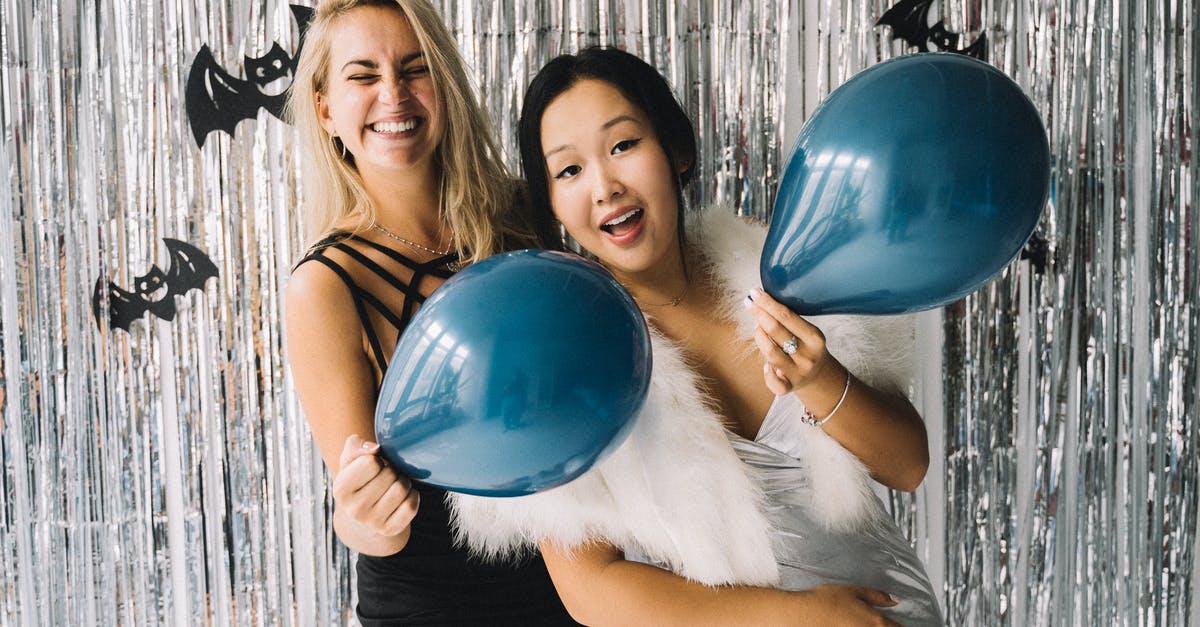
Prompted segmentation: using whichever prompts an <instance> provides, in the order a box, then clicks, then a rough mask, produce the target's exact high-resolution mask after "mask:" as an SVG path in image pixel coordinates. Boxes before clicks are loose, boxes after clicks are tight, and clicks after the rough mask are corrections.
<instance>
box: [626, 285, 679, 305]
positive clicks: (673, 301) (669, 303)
mask: <svg viewBox="0 0 1200 627" xmlns="http://www.w3.org/2000/svg"><path fill="white" fill-rule="evenodd" d="M690 286H691V282H690V281H689V282H685V283H684V284H683V291H681V292H679V296H676V297H675V298H672V299H671V300H670V301H667V302H665V303H643V302H642V301H640V300H638V297H637V296H633V292H630V293H629V295H630V296H633V300H636V301H637V303H638V304H639V305H641V306H643V307H676V306H678V305H679V303H682V302H683V297H684V296H687V292H688V287H690Z"/></svg>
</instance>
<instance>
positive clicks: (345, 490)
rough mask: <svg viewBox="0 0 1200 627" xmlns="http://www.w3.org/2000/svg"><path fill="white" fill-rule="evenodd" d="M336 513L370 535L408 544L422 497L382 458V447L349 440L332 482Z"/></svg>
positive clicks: (355, 436) (358, 438)
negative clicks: (380, 453) (380, 454)
mask: <svg viewBox="0 0 1200 627" xmlns="http://www.w3.org/2000/svg"><path fill="white" fill-rule="evenodd" d="M333 499H334V505H335V512H336V513H338V514H340V515H341V516H343V518H344V520H345V521H346V522H348V523H350V524H353V525H354V526H356V527H357V528H358V529H359V530H360V531H361V532H365V533H366V534H367V535H369V536H377V537H381V538H397V539H398V540H402V541H403V542H401V546H402V545H403V543H404V542H407V536H408V533H409V525H410V524H411V523H412V519H413V517H414V516H416V515H417V508H418V507H419V505H420V501H421V495H420V493H419V492H417V491H416V490H414V489H413V488H412V483H411V482H410V481H409V480H408V479H407V478H405V477H401V476H399V475H397V474H396V471H394V470H392V468H391V467H390V466H388V464H387V462H386V461H384V459H383V458H382V457H380V456H379V444H377V443H375V442H368V441H366V440H363V439H362V438H361V437H359V436H358V435H351V436H350V437H348V438H346V445H345V447H343V448H342V454H341V457H340V458H339V460H338V472H337V478H336V479H334V481H333Z"/></svg>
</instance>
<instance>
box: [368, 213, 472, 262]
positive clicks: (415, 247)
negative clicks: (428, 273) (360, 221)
mask: <svg viewBox="0 0 1200 627" xmlns="http://www.w3.org/2000/svg"><path fill="white" fill-rule="evenodd" d="M371 228H373V229H375V230H376V231H379V232H380V233H383V234H384V235H386V236H388V237H390V238H392V239H394V240H396V241H397V242H400V243H401V244H405V245H407V246H408V247H409V248H412V249H413V250H420V251H424V252H427V253H429V254H431V255H437V256H439V257H444V256H446V255H449V254H450V253H451V252H452V251H453V250H454V247H453V246H451V247H450V248H447V249H446V250H436V249H433V248H430V247H428V246H422V245H420V244H418V243H416V242H414V241H412V240H409V239H404V238H403V237H400V236H399V235H396V234H395V233H393V232H391V231H389V230H387V229H385V228H383V227H382V226H379V225H378V224H376V223H374V222H372V223H371Z"/></svg>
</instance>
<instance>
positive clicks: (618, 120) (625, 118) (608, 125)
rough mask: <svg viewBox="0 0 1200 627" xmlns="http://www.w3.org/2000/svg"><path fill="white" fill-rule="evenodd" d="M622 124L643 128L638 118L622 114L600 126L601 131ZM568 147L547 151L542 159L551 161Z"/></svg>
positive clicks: (562, 146) (558, 147)
mask: <svg viewBox="0 0 1200 627" xmlns="http://www.w3.org/2000/svg"><path fill="white" fill-rule="evenodd" d="M621 122H633V123H634V124H636V125H638V126H641V125H642V123H641V122H639V121H638V119H637V118H635V117H633V116H632V115H628V114H624V113H623V114H621V115H618V116H617V117H615V118H613V119H611V120H609V121H607V122H605V123H604V124H601V125H600V130H602V131H607V130H608V129H610V128H612V127H614V126H616V125H618V124H620V123H621ZM567 147H568V146H567V145H566V144H563V145H561V146H556V147H554V148H552V149H550V150H547V151H546V154H544V155H542V158H543V159H549V158H550V155H552V154H554V153H556V152H561V151H563V150H566V149H567Z"/></svg>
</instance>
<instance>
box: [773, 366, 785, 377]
mask: <svg viewBox="0 0 1200 627" xmlns="http://www.w3.org/2000/svg"><path fill="white" fill-rule="evenodd" d="M775 376H777V377H779V378H780V379H782V378H784V376H783V370H781V369H779V368H776V369H775Z"/></svg>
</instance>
